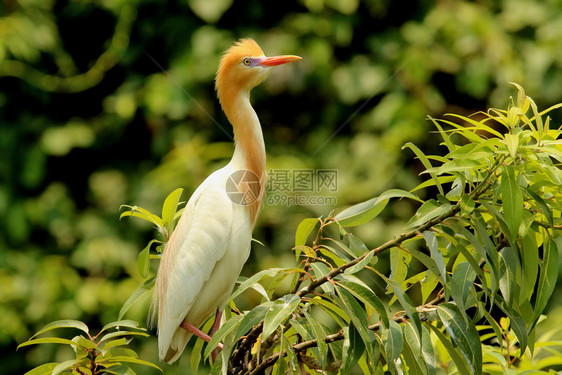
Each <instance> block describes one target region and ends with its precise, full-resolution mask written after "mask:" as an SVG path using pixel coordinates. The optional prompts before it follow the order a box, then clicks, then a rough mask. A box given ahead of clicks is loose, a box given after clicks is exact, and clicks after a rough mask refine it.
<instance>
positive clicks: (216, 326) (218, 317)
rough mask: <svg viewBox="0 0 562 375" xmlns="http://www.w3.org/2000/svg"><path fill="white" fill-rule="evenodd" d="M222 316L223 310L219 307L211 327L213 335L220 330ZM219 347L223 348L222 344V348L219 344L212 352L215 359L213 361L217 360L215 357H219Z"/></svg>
mask: <svg viewBox="0 0 562 375" xmlns="http://www.w3.org/2000/svg"><path fill="white" fill-rule="evenodd" d="M221 317H222V311H220V310H219V309H217V312H216V313H215V321H214V322H213V326H212V327H211V332H209V334H210V335H211V336H213V335H214V333H215V332H217V331H218V329H219V326H220V325H221ZM219 349H221V350H222V345H221V347H220V348H219V347H218V346H217V348H216V349H215V350H213V352H212V353H211V358H212V359H213V362H215V359H217V356H218V355H219Z"/></svg>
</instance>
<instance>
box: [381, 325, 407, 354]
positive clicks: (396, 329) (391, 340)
mask: <svg viewBox="0 0 562 375" xmlns="http://www.w3.org/2000/svg"><path fill="white" fill-rule="evenodd" d="M383 332H384V334H383V342H384V347H385V350H386V360H387V362H393V361H394V360H396V359H398V357H400V354H401V353H402V346H403V340H402V329H401V328H400V325H399V324H398V323H396V322H395V321H394V320H391V321H390V324H389V325H388V329H386V330H384V331H383Z"/></svg>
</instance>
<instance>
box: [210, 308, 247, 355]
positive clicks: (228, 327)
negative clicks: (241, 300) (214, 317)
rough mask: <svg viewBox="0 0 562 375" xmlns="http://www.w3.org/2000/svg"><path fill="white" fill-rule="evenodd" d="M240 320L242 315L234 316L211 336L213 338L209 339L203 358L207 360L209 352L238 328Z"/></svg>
mask: <svg viewBox="0 0 562 375" xmlns="http://www.w3.org/2000/svg"><path fill="white" fill-rule="evenodd" d="M242 318H243V317H242V315H234V316H233V317H231V318H230V319H228V320H227V321H226V322H225V323H224V324H223V325H222V326H221V327H220V328H219V330H218V331H217V332H215V333H214V334H213V336H212V337H211V341H209V343H208V344H207V347H206V348H205V353H204V354H203V358H208V357H209V356H210V355H211V352H212V351H213V350H215V348H216V347H217V345H218V344H219V343H220V342H222V341H223V340H224V339H225V337H226V336H228V335H229V334H230V333H231V332H233V331H234V330H235V329H236V328H238V327H239V325H238V324H239V323H240V321H241V320H242Z"/></svg>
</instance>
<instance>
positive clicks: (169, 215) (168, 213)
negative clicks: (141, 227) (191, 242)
mask: <svg viewBox="0 0 562 375" xmlns="http://www.w3.org/2000/svg"><path fill="white" fill-rule="evenodd" d="M182 193H183V189H182V188H178V189H176V190H174V191H172V192H171V193H170V195H168V196H167V197H166V199H165V200H164V205H163V206H162V222H163V225H164V227H166V229H167V230H168V233H171V232H172V229H173V228H172V225H173V223H174V216H175V214H176V211H177V210H178V203H179V201H180V197H181V195H182Z"/></svg>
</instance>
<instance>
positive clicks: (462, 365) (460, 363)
mask: <svg viewBox="0 0 562 375" xmlns="http://www.w3.org/2000/svg"><path fill="white" fill-rule="evenodd" d="M427 326H428V327H429V328H430V329H431V330H432V331H433V333H434V334H435V336H437V338H438V339H439V341H441V343H442V344H443V346H444V347H445V349H446V350H447V353H449V355H450V356H451V359H452V360H453V362H455V365H456V366H457V370H458V372H459V373H460V374H461V375H471V372H470V370H469V369H468V367H467V365H466V362H465V361H464V360H463V358H462V357H461V356H460V355H459V353H458V352H457V351H456V349H455V347H454V346H453V344H452V343H451V341H449V339H448V338H447V337H446V336H445V335H444V334H443V333H442V332H441V331H440V330H439V329H438V328H437V327H435V326H433V325H432V324H427Z"/></svg>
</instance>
